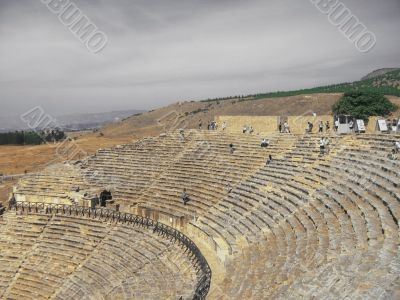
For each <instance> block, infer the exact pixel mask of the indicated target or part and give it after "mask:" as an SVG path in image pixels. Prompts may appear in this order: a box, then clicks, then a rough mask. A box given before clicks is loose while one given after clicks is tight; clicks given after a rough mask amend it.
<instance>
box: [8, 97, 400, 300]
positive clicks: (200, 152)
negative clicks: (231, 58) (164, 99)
mask: <svg viewBox="0 0 400 300" xmlns="http://www.w3.org/2000/svg"><path fill="white" fill-rule="evenodd" d="M340 97H341V95H340V94H314V95H304V96H296V97H289V98H281V99H280V98H278V99H267V100H258V101H250V102H235V101H221V102H218V103H217V102H211V103H207V102H205V103H202V102H185V103H178V104H175V105H172V106H170V107H165V108H161V109H159V110H155V111H152V112H148V113H145V114H143V115H140V116H134V117H131V118H129V119H127V120H124V121H123V122H121V123H119V124H116V125H112V126H108V127H105V128H104V129H102V130H101V133H102V134H101V136H100V135H99V133H98V132H97V133H93V134H90V135H83V136H79V138H78V139H77V141H76V143H77V144H78V145H80V146H79V147H80V148H82V149H84V150H85V151H87V153H88V156H87V157H84V158H82V157H79V158H78V157H69V159H68V160H66V159H63V157H57V155H52V154H51V153H52V152H51V151H54V152H56V151H55V150H54V149H53V150H51V147H54V148H56V146H57V145H49V146H47V147H46V146H37V147H38V148H35V147H33V148H30V149H29V151H30V153H35V151H37V155H38V157H41V158H40V159H38V160H37V161H36V165H34V166H32V170H29V172H28V174H27V175H26V176H24V177H22V178H21V179H18V180H17V181H15V182H12V183H13V184H12V185H15V187H14V190H13V194H14V196H15V199H16V201H17V203H16V204H15V206H14V207H13V208H12V209H11V210H9V211H7V212H6V213H5V214H4V215H3V216H2V217H0V218H1V219H0V222H1V227H0V231H1V232H0V250H1V252H0V257H1V258H0V259H1V261H2V263H1V265H0V298H2V299H3V298H4V299H49V298H50V299H176V300H178V299H325V298H326V299H398V297H399V284H400V282H399V272H400V266H399V261H400V260H399V224H398V220H399V217H400V206H399V204H400V190H399V172H398V169H399V163H398V161H392V160H389V159H388V158H387V149H390V147H392V145H393V142H394V141H396V140H399V139H400V136H399V135H395V134H380V133H377V132H376V131H375V130H374V128H373V127H371V128H369V129H368V132H367V133H365V134H359V135H355V134H350V135H337V134H335V133H334V132H333V130H331V131H330V132H325V133H324V134H323V135H324V136H326V137H329V139H330V141H331V151H330V152H329V154H327V155H323V156H321V155H320V152H319V147H318V141H319V140H320V138H321V134H318V133H317V132H316V131H317V130H316V129H314V132H313V133H312V134H304V133H303V125H304V121H305V120H312V121H313V122H315V123H316V124H317V122H318V120H319V118H321V116H324V117H322V118H325V119H326V118H328V119H329V118H331V116H330V114H331V107H332V104H333V103H334V102H335V101H337V100H338V99H339V98H340ZM389 98H390V99H391V100H392V102H395V103H398V102H399V99H398V98H396V97H389ZM282 104H283V105H282ZM282 109H284V110H282ZM193 112H196V113H193ZM310 112H315V113H316V114H317V117H313V116H312V114H311V113H310ZM228 115H229V116H230V117H223V116H228ZM274 116H286V117H287V116H289V119H288V122H289V123H290V125H291V127H292V133H291V134H284V133H278V132H277V129H276V126H272V128H271V126H270V124H271V123H268V122H271V120H272V123H273V122H274V120H276V117H274ZM290 116H292V117H290ZM260 117H261V119H262V120H265V121H264V123H265V124H266V125H265V127H262V126H261V125H259V126H258V127H257V126H256V125H254V129H255V132H254V133H253V134H243V133H242V132H241V127H242V126H243V123H246V124H251V123H254V124H259V123H257V122H260V120H259V119H258V118H260ZM224 118H225V119H224ZM325 119H324V120H325ZM199 120H202V123H203V127H202V128H201V129H199V128H198V123H199ZM210 120H218V121H219V123H221V122H222V120H228V121H227V128H226V130H224V131H223V130H221V129H219V130H207V128H206V125H207V122H208V121H210ZM261 122H263V121H261ZM331 122H333V120H332V121H331ZM296 127H297V128H296ZM180 128H185V131H184V137H183V138H182V135H181V134H180V132H179V129H180ZM263 137H267V138H268V139H269V140H270V146H269V147H267V148H260V139H261V138H263ZM231 143H232V144H233V145H234V147H235V151H234V152H233V153H230V152H229V148H228V145H229V144H231ZM97 148H101V149H98V150H97V151H94V150H95V149H97ZM49 149H50V150H49ZM7 151H10V149H9V148H7ZM21 151H23V150H22V149H21ZM46 151H50V152H46ZM270 154H271V155H273V157H274V159H273V161H272V162H271V163H269V164H266V160H267V159H268V156H269V155H270ZM41 155H42V156H41ZM23 156H24V154H21V157H23ZM43 156H48V157H49V159H48V161H50V162H51V163H48V162H46V160H45V159H43ZM53 157H54V158H58V160H57V159H53ZM16 160H17V161H19V162H21V161H20V160H19V159H16ZM31 161H34V160H31ZM9 164H10V166H15V164H13V163H11V162H9ZM33 169H38V170H40V171H37V172H33ZM14 172H15V173H20V172H21V169H18V167H17V168H16V169H15V170H14ZM11 173H12V172H11ZM183 188H186V189H187V193H188V195H189V196H190V198H191V201H190V202H189V203H188V205H187V206H185V205H184V204H183V203H182V201H181V193H182V189H183ZM103 190H108V191H110V192H111V193H112V197H113V198H112V201H109V202H108V203H107V207H106V208H100V207H98V206H97V208H96V209H91V208H90V207H91V202H90V201H91V199H92V198H93V197H94V196H96V195H99V194H100V193H101V192H102V191H103ZM5 193H6V194H7V197H5V198H3V199H2V200H4V203H6V201H7V200H8V199H9V197H10V196H11V191H10V190H6V192H5Z"/></svg>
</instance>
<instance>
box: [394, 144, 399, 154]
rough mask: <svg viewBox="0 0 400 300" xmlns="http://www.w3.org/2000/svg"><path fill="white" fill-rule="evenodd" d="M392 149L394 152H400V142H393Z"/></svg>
mask: <svg viewBox="0 0 400 300" xmlns="http://www.w3.org/2000/svg"><path fill="white" fill-rule="evenodd" d="M394 150H395V151H396V153H399V152H400V142H399V141H397V142H395V143H394Z"/></svg>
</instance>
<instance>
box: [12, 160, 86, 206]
mask: <svg viewBox="0 0 400 300" xmlns="http://www.w3.org/2000/svg"><path fill="white" fill-rule="evenodd" d="M88 186H89V185H88V183H87V182H86V181H85V180H84V179H83V178H82V176H81V174H80V170H79V169H78V168H76V167H75V166H73V165H70V164H67V163H65V164H57V165H53V166H51V167H48V168H47V169H45V170H44V171H42V172H40V173H35V174H32V175H27V176H25V177H24V178H22V179H21V180H20V181H19V182H18V185H17V187H16V191H15V195H16V196H17V197H18V196H24V197H25V198H24V199H21V200H22V201H30V200H32V201H36V202H37V201H39V200H40V199H41V198H59V199H70V195H71V193H74V192H76V191H77V190H80V189H86V188H87V187H88ZM32 196H33V197H32ZM31 197H32V198H33V199H30V198H31ZM39 202H40V201H39Z"/></svg>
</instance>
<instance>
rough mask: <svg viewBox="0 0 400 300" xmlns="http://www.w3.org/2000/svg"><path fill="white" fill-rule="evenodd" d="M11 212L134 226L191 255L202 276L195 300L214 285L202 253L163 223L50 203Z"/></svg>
mask: <svg viewBox="0 0 400 300" xmlns="http://www.w3.org/2000/svg"><path fill="white" fill-rule="evenodd" d="M10 209H11V210H15V211H19V212H22V213H24V212H27V213H30V212H34V213H45V214H62V215H71V216H72V215H75V216H83V217H88V218H97V219H99V220H104V221H112V222H119V223H125V224H132V225H134V226H139V227H143V228H147V229H149V230H152V231H153V233H157V234H158V235H161V236H163V237H165V238H167V239H170V240H171V241H174V242H178V243H179V244H180V245H181V246H183V247H184V248H185V252H186V251H188V252H189V254H188V256H189V258H190V259H191V260H192V262H193V264H194V267H195V268H196V270H197V272H198V273H199V272H200V273H201V274H200V280H199V281H198V283H197V286H196V290H195V294H194V297H193V300H203V299H206V296H207V294H208V292H209V290H210V285H211V276H212V273H211V268H210V266H209V264H208V262H207V260H206V259H205V257H204V256H203V254H202V253H201V252H200V249H199V248H198V247H197V246H196V244H195V243H194V242H193V241H192V240H191V239H189V238H188V237H187V236H186V235H184V234H183V233H182V232H180V231H178V230H176V229H174V228H172V227H170V226H168V225H165V224H163V223H160V222H157V221H154V220H152V219H149V218H146V217H142V216H138V215H134V214H129V213H123V212H118V211H115V210H111V209H106V208H96V209H92V208H87V207H81V206H75V205H65V204H51V203H41V202H16V203H14V205H12V206H10Z"/></svg>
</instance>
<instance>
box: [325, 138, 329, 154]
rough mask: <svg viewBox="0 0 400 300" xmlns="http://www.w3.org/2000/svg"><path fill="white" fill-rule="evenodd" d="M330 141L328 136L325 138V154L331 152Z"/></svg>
mask: <svg viewBox="0 0 400 300" xmlns="http://www.w3.org/2000/svg"><path fill="white" fill-rule="evenodd" d="M329 144H330V141H329V139H328V138H327V137H325V138H324V146H325V154H329V151H330V148H329Z"/></svg>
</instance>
